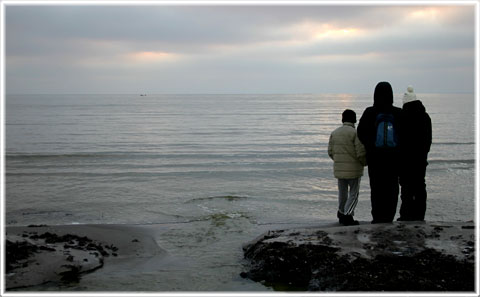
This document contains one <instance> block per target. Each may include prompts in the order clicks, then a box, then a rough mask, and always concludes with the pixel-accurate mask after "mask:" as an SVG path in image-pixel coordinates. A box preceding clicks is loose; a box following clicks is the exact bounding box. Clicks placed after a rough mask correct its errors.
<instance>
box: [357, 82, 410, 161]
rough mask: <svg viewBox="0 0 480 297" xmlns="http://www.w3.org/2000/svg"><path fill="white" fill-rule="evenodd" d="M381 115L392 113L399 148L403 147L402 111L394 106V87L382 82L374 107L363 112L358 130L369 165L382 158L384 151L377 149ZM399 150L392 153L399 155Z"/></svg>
mask: <svg viewBox="0 0 480 297" xmlns="http://www.w3.org/2000/svg"><path fill="white" fill-rule="evenodd" d="M379 113H390V114H392V115H393V117H394V119H395V129H396V130H397V132H398V135H399V147H400V146H401V132H400V131H401V113H402V110H401V109H400V108H398V107H395V106H393V91H392V86H391V85H390V84H389V83H388V82H380V83H378V84H377V86H376V87H375V92H374V95H373V106H371V107H368V108H367V109H365V111H364V112H363V115H362V117H361V118H360V122H359V124H358V128H357V135H358V138H359V139H360V141H361V142H362V143H363V145H364V146H365V149H366V151H367V163H368V164H371V161H373V160H374V159H376V156H382V155H383V153H382V152H381V151H380V150H382V149H377V148H376V147H375V139H376V133H377V131H376V127H375V121H376V118H377V115H378V114H379ZM398 151H399V148H396V149H393V150H392V151H391V152H390V153H398Z"/></svg>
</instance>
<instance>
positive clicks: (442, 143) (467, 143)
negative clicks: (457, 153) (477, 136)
mask: <svg viewBox="0 0 480 297" xmlns="http://www.w3.org/2000/svg"><path fill="white" fill-rule="evenodd" d="M432 144H433V145H474V144H475V142H433V143H432Z"/></svg>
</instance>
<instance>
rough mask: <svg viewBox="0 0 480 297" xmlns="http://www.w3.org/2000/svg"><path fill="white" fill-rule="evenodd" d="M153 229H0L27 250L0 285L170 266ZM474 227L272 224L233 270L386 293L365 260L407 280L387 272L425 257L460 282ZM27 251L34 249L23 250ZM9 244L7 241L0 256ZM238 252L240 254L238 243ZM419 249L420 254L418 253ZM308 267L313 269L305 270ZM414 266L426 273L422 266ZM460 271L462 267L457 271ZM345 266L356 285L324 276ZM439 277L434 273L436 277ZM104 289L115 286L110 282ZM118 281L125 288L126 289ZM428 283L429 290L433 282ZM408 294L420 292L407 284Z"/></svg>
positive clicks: (299, 284)
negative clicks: (290, 226) (351, 274)
mask: <svg viewBox="0 0 480 297" xmlns="http://www.w3.org/2000/svg"><path fill="white" fill-rule="evenodd" d="M277 227H278V226H277ZM158 228H161V227H159V226H154V227H153V228H152V226H150V225H148V226H145V225H117V224H115V225H108V224H105V225H103V224H87V225H57V226H26V227H25V226H6V227H5V231H6V238H5V239H6V240H8V241H10V242H19V243H23V244H24V245H25V246H27V247H26V250H27V252H25V253H24V255H22V253H20V255H19V256H26V257H25V258H24V259H21V257H20V259H17V263H13V265H14V266H15V265H16V266H15V267H13V269H10V271H9V272H8V273H6V275H5V289H6V290H7V292H15V291H20V292H21V291H24V290H25V291H31V290H32V289H33V290H37V289H38V290H39V291H44V290H45V288H47V290H49V291H52V290H53V291H64V290H65V291H69V292H70V291H71V289H69V285H72V284H75V283H77V284H78V282H79V280H80V279H82V278H84V277H85V278H87V275H88V278H89V279H92V278H98V279H101V280H102V281H107V282H110V281H113V280H114V279H116V278H115V277H117V276H119V275H128V276H134V275H136V272H142V271H143V272H145V271H152V272H153V270H152V269H151V267H157V268H155V271H156V270H157V269H158V268H159V267H164V268H165V267H168V269H174V270H177V269H179V267H177V265H178V263H176V262H175V260H173V259H172V258H171V257H170V256H171V255H170V254H169V253H168V252H167V251H165V250H164V249H162V248H161V247H160V246H159V245H158V244H157V242H156V240H155V234H156V232H158V231H159V229H158ZM475 228H476V226H475V223H473V222H427V223H420V222H409V223H405V222H402V223H400V222H394V223H393V224H378V225H371V224H369V223H367V222H361V225H359V226H348V227H346V226H339V225H338V224H337V223H333V222H331V223H326V224H322V225H314V226H305V227H293V228H288V227H287V229H282V228H277V229H274V230H271V231H267V232H265V233H263V234H262V235H260V236H258V237H257V238H256V239H253V240H252V241H250V242H247V243H245V242H244V244H243V251H244V253H243V254H244V256H245V259H246V260H242V261H244V263H243V264H244V265H243V264H242V266H243V268H240V269H239V270H238V272H237V273H236V275H237V277H238V278H240V279H242V278H243V279H245V280H247V279H248V282H252V281H253V282H252V283H254V284H256V285H258V286H259V288H261V287H263V288H265V292H267V291H269V290H272V289H273V290H279V291H294V290H301V291H327V292H329V291H335V292H337V291H338V292H341V291H366V290H367V291H372V292H375V291H390V290H391V289H392V288H393V289H395V291H398V287H397V288H396V287H392V285H396V283H395V282H393V283H388V282H385V283H382V284H381V286H374V284H372V283H369V280H370V279H371V277H370V276H368V275H367V274H368V273H370V274H372V273H374V271H373V269H372V267H371V264H372V263H374V264H375V265H377V266H378V265H387V266H388V267H389V269H390V270H391V271H390V272H389V271H388V270H387V271H384V273H386V276H388V277H390V278H392V279H393V280H396V279H395V278H394V277H397V276H398V275H400V276H401V278H403V280H402V281H403V282H405V281H406V282H407V283H408V282H409V281H410V280H409V277H411V276H415V275H416V274H418V273H419V271H418V270H415V269H416V268H415V269H413V270H412V271H411V272H408V270H409V269H407V268H408V267H403V268H402V269H400V271H403V272H401V273H400V274H395V273H393V271H395V272H396V271H397V270H398V265H403V264H404V263H409V265H415V262H422V261H424V262H425V265H427V264H428V265H436V266H438V269H442V268H443V269H446V270H447V272H449V271H453V270H452V268H455V267H456V269H457V270H458V271H457V272H455V273H454V274H456V275H454V276H453V278H457V280H458V278H459V277H460V278H464V279H467V278H469V277H470V273H471V271H473V270H474V267H475V257H474V255H475V231H476V229H475ZM252 238H254V237H252ZM29 245H33V246H35V247H34V248H32V247H31V246H29ZM29 248H32V249H33V252H31V253H30V254H29V253H28V249H29ZM8 249H9V248H8V246H7V253H6V256H7V255H8ZM238 249H239V250H240V253H241V250H242V245H239V246H238ZM10 250H11V249H10ZM425 251H426V252H425ZM422 252H424V253H423V254H422ZM419 254H420V255H424V256H425V257H423V258H422V257H418V255H419ZM322 255H324V256H328V257H329V259H328V261H327V262H325V263H324V262H322V261H323V260H322V257H321V256H322ZM9 256H12V254H10V255H9ZM379 256H380V257H379ZM292 257H293V258H292ZM302 257H303V258H302ZM382 257H383V258H382ZM432 257H433V260H431V259H432ZM9 258H10V257H9ZM299 259H304V260H305V261H306V262H305V263H307V262H308V265H298V263H300V262H301V261H300V262H299ZM323 259H324V258H323ZM399 260H400V261H399ZM437 260H438V261H437ZM172 261H173V262H172ZM7 262H10V259H7ZM247 262H248V263H247ZM352 263H353V264H352ZM459 263H460V264H459ZM7 264H8V263H7ZM9 264H12V263H9ZM287 264H288V265H287ZM310 264H311V265H310ZM457 264H459V265H460V266H458V265H457ZM24 265H25V266H24ZM312 265H314V266H315V267H314V268H315V269H311V268H312V267H313V266H312ZM395 265H397V266H395ZM239 267H240V266H239ZM412 267H413V266H412ZM199 268H200V267H199ZM419 268H420V269H423V270H424V271H425V272H427V273H432V271H431V269H432V268H431V267H429V266H423V267H422V266H420V267H419ZM460 268H461V269H460ZM292 269H293V270H292ZM332 269H333V270H332ZM342 269H344V270H342ZM435 269H437V268H435ZM465 269H467V271H466V272H463V271H464V270H465ZM242 271H243V272H242ZM292 271H294V272H293V273H292ZM322 271H323V272H325V273H326V274H325V273H323V272H322ZM349 271H353V272H354V275H355V276H356V278H358V279H359V280H362V283H360V284H359V283H356V285H357V287H342V286H339V285H338V284H337V283H336V282H337V281H338V278H328V277H327V276H328V274H332V272H334V273H333V274H334V275H339V276H341V277H343V276H342V273H345V272H349ZM433 272H434V271H433ZM149 273H150V272H149ZM322 273H323V274H322ZM435 273H436V272H435ZM452 273H453V272H452ZM372 275H374V274H372ZM438 276H439V274H435V277H438ZM421 277H422V278H424V279H423V280H422V282H421V284H423V285H425V284H428V285H437V284H436V283H435V282H437V280H434V279H429V278H428V276H427V277H425V276H424V275H423V272H422V276H421ZM432 277H433V276H432ZM441 277H443V276H441ZM472 278H473V276H472ZM346 279H348V278H346ZM378 279H379V278H378V276H377V280H378ZM380 279H382V278H380ZM344 280H345V279H344ZM472 280H473V279H472ZM185 281H188V280H185ZM305 281H306V282H307V283H305ZM382 281H385V280H384V279H382ZM443 281H444V282H447V285H444V284H442V283H441V282H442V280H440V283H439V284H440V285H441V286H440V287H439V288H438V290H439V291H441V290H444V291H450V290H452V291H459V290H458V288H459V287H458V286H456V287H448V283H449V282H450V280H448V279H444V280H443ZM398 282H400V281H398ZM472 283H473V282H471V281H470V279H467V281H466V282H465V283H463V284H460V288H466V290H467V291H469V290H470V289H471V284H472ZM350 284H354V282H351V283H350ZM109 286H110V287H112V286H115V282H112V283H111V284H109ZM123 286H124V288H126V290H127V291H128V286H125V285H123ZM462 286H463V287H462ZM429 288H430V290H433V291H436V290H435V287H433V289H432V287H429ZM89 290H90V289H89V287H88V286H85V287H82V289H81V291H85V292H87V291H89ZM259 290H261V291H263V289H259ZM184 291H185V290H184ZM400 291H404V290H400ZM410 291H415V292H416V291H422V290H420V289H419V288H413V289H412V288H410Z"/></svg>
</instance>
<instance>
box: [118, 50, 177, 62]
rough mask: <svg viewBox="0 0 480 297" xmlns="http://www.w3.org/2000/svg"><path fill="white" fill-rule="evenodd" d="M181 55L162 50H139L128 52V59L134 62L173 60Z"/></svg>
mask: <svg viewBox="0 0 480 297" xmlns="http://www.w3.org/2000/svg"><path fill="white" fill-rule="evenodd" d="M178 58H179V55H177V54H173V53H167V52H162V51H138V52H132V53H129V54H127V59H128V60H129V61H131V62H133V63H159V62H173V61H175V60H177V59H178Z"/></svg>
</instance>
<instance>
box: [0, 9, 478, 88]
mask: <svg viewBox="0 0 480 297" xmlns="http://www.w3.org/2000/svg"><path fill="white" fill-rule="evenodd" d="M225 4H226V3H225ZM225 4H223V5H222V4H216V5H205V4H203V5H193V4H189V5H166V4H165V3H163V4H162V3H156V4H155V5H138V4H135V3H130V4H129V5H119V4H118V3H117V4H116V5H67V4H66V3H64V4H58V5H36V6H33V5H31V4H30V5H19V4H16V3H15V2H11V3H7V4H3V5H4V14H5V20H4V32H5V34H4V43H5V92H6V93H7V94H10V93H12V94H14V93H20V94H30V93H39V94H50V93H51V94H54V93H60V94H61V93H68V94H72V93H84V94H100V93H111V94H123V93H126V94H140V93H146V94H153V93H157V94H158V93H164V94H172V93H179V94H200V93H201V94H212V93H215V94H238V93H240V94H243V93H261V94H263V93H268V94H279V93H287V94H292V93H302V94H303V93H315V94H316V93H371V92H373V89H374V87H375V85H376V84H377V83H378V82H379V81H389V82H390V83H391V84H392V86H393V88H394V92H396V93H401V92H404V90H405V89H406V87H407V86H408V85H413V86H414V87H415V90H416V92H418V93H422V92H423V93H455V92H474V91H475V70H476V68H475V49H476V48H475V46H476V45H475V34H478V32H477V33H476V25H475V20H476V15H475V11H476V7H475V5H474V4H473V3H470V4H466V5H458V4H452V3H450V4H449V5H446V4H445V3H442V2H429V3H427V4H428V5H425V4H424V5H412V4H411V3H410V4H409V5H407V4H404V3H399V2H397V3H396V4H395V5H389V4H388V2H379V4H374V5H372V4H369V5H367V4H362V3H361V2H360V3H359V4H358V5H352V4H348V5H332V4H326V3H322V2H318V3H315V4H314V5H296V4H295V5H294V4H290V5H281V4H279V3H275V4H266V5H260V4H258V3H257V4H253V5H225Z"/></svg>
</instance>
